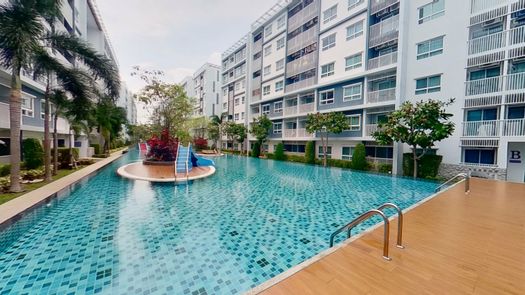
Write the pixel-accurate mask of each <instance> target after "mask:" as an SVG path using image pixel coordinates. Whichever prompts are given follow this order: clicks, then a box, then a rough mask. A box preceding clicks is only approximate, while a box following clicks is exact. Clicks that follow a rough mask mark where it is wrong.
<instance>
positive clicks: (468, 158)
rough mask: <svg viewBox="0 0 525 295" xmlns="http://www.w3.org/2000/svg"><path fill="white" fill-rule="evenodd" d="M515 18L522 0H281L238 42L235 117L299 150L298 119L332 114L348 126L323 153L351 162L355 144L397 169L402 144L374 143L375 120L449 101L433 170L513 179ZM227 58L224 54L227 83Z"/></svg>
mask: <svg viewBox="0 0 525 295" xmlns="http://www.w3.org/2000/svg"><path fill="white" fill-rule="evenodd" d="M524 25H525V1H524V0H519V1H518V0H468V1H467V0H465V1H452V0H412V1H407V0H284V1H280V2H278V3H277V4H276V5H275V6H274V7H272V9H270V10H269V11H268V12H266V13H265V14H264V15H263V16H262V17H261V18H260V19H258V20H257V21H256V22H255V23H254V24H253V25H252V27H251V28H250V34H249V35H248V40H247V41H246V43H247V49H246V52H247V53H248V57H247V66H246V69H247V71H248V72H247V80H246V81H247V85H246V88H247V89H248V90H249V91H248V92H247V94H246V95H245V99H246V100H247V104H248V106H247V112H248V115H247V116H246V119H245V123H246V124H249V123H250V122H252V121H253V120H254V119H255V118H257V117H259V116H261V115H263V114H264V115H266V116H268V117H269V118H270V119H271V120H272V121H273V128H272V130H271V131H270V134H269V140H268V145H267V146H266V148H267V149H268V150H269V151H270V152H271V151H273V149H274V147H275V146H276V145H277V144H278V143H280V142H283V143H284V145H285V149H286V151H287V152H289V153H304V151H305V145H306V142H307V141H318V140H319V137H318V135H316V134H309V133H308V132H306V128H305V124H306V115H307V114H310V113H315V112H321V113H323V112H335V111H337V112H343V113H344V114H345V115H346V116H347V117H348V122H349V125H350V127H349V130H345V131H344V132H342V133H341V134H337V135H332V136H331V137H330V138H331V139H330V142H329V144H328V149H327V151H326V153H327V155H328V156H329V157H331V158H336V159H345V160H350V159H351V158H352V153H353V149H354V147H355V146H356V145H357V144H358V143H364V144H365V147H366V154H367V157H368V159H369V161H371V162H377V163H391V164H392V165H393V172H394V173H399V172H400V170H401V162H402V157H403V153H406V152H409V151H410V149H409V147H408V146H404V145H401V144H393V145H392V146H382V145H379V144H377V143H376V142H375V141H374V138H373V137H372V133H373V132H374V131H376V130H377V129H378V124H379V123H380V122H381V121H382V120H385V118H386V117H387V116H388V114H389V113H390V112H392V111H393V110H395V109H396V108H397V107H399V106H400V104H402V103H403V102H405V101H414V102H415V101H421V100H427V99H431V98H432V99H438V100H443V101H446V100H449V99H450V98H455V101H454V103H453V104H451V105H450V106H449V107H448V109H447V111H449V112H450V113H452V114H453V118H452V120H453V121H454V123H455V125H456V130H455V132H454V134H453V135H452V136H451V137H450V138H448V139H446V140H444V141H442V142H440V143H438V144H437V145H436V147H435V148H434V149H433V150H432V151H431V153H436V154H438V155H442V156H443V164H442V166H441V171H440V173H441V175H442V176H445V177H446V176H451V175H454V174H455V173H458V172H464V171H475V172H477V173H480V174H483V175H486V176H488V177H494V178H499V179H508V180H512V181H519V182H523V181H524V179H525V162H524V160H523V155H525V111H524V109H525V50H524V48H525V26H524ZM239 48H240V47H239ZM233 51H235V50H233ZM232 53H233V52H232V51H231V50H229V51H227V52H226V54H224V55H223V80H224V81H228V82H232V81H231V80H229V79H231V77H234V78H233V79H235V74H233V76H229V75H230V74H229V73H231V72H229V71H230V70H231V68H232V66H234V65H237V61H236V60H235V58H233V59H232ZM230 60H232V63H234V65H232V64H229V63H228V62H229V61H230ZM239 62H242V61H239ZM224 85H225V87H223V110H226V109H227V111H228V114H229V115H230V116H231V115H233V116H235V113H236V112H237V111H235V109H234V108H232V107H231V106H230V105H231V101H232V99H233V101H235V99H234V98H235V92H233V94H232V93H231V92H230V90H231V89H232V88H231V87H229V86H228V87H226V85H229V84H228V83H225V84H224ZM233 88H235V86H234V87H233ZM233 104H234V105H235V102H234V103H233ZM250 139H251V140H253V138H250ZM323 152H324V151H323V150H322V147H320V145H317V155H318V156H322V155H323Z"/></svg>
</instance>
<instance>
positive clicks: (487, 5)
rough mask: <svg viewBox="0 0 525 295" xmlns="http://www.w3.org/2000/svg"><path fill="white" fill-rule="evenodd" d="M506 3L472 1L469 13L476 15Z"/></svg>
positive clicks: (502, 0) (489, 0)
mask: <svg viewBox="0 0 525 295" xmlns="http://www.w3.org/2000/svg"><path fill="white" fill-rule="evenodd" d="M507 3H508V1H507V0H472V4H471V9H470V13H471V14H477V13H479V12H483V11H487V10H489V9H492V8H496V7H498V6H503V5H506V4H507Z"/></svg>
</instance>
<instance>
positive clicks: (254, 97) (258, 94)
mask: <svg viewBox="0 0 525 295" xmlns="http://www.w3.org/2000/svg"><path fill="white" fill-rule="evenodd" d="M259 100H261V88H258V89H254V90H253V91H252V100H251V101H252V102H254V101H259Z"/></svg>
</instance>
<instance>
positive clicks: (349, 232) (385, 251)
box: [330, 203, 405, 261]
mask: <svg viewBox="0 0 525 295" xmlns="http://www.w3.org/2000/svg"><path fill="white" fill-rule="evenodd" d="M385 208H394V209H395V210H396V211H397V243H396V247H398V248H400V249H404V248H405V247H404V246H403V211H401V209H400V208H399V207H398V206H397V205H395V204H393V203H385V204H383V205H381V206H379V207H378V208H377V209H372V210H369V211H367V212H365V213H363V214H361V215H360V216H358V217H357V218H355V219H354V220H352V221H351V222H350V223H348V224H347V225H345V226H343V227H341V228H339V229H338V230H336V231H335V232H334V233H332V234H331V235H330V247H333V246H334V240H335V237H336V236H337V235H338V234H340V233H342V232H344V231H345V230H346V231H347V238H350V237H351V236H352V229H353V228H354V227H356V226H357V225H359V224H360V223H361V222H363V221H365V220H367V219H369V218H370V217H372V216H374V215H379V216H381V218H383V225H384V234H383V235H384V236H383V258H384V259H386V260H388V261H390V260H392V258H390V257H389V256H388V244H389V241H390V221H389V220H388V217H387V216H386V215H385V213H384V212H383V210H384V209H385Z"/></svg>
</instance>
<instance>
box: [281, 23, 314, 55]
mask: <svg viewBox="0 0 525 295" xmlns="http://www.w3.org/2000/svg"><path fill="white" fill-rule="evenodd" d="M317 38H318V31H317V27H316V26H313V27H311V28H310V29H308V30H306V31H304V32H302V33H301V34H299V35H297V36H295V37H294V38H292V39H290V40H288V49H287V50H288V54H290V53H294V52H296V51H298V50H300V49H302V48H304V47H306V46H308V45H310V44H312V43H315V42H316V41H317Z"/></svg>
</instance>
